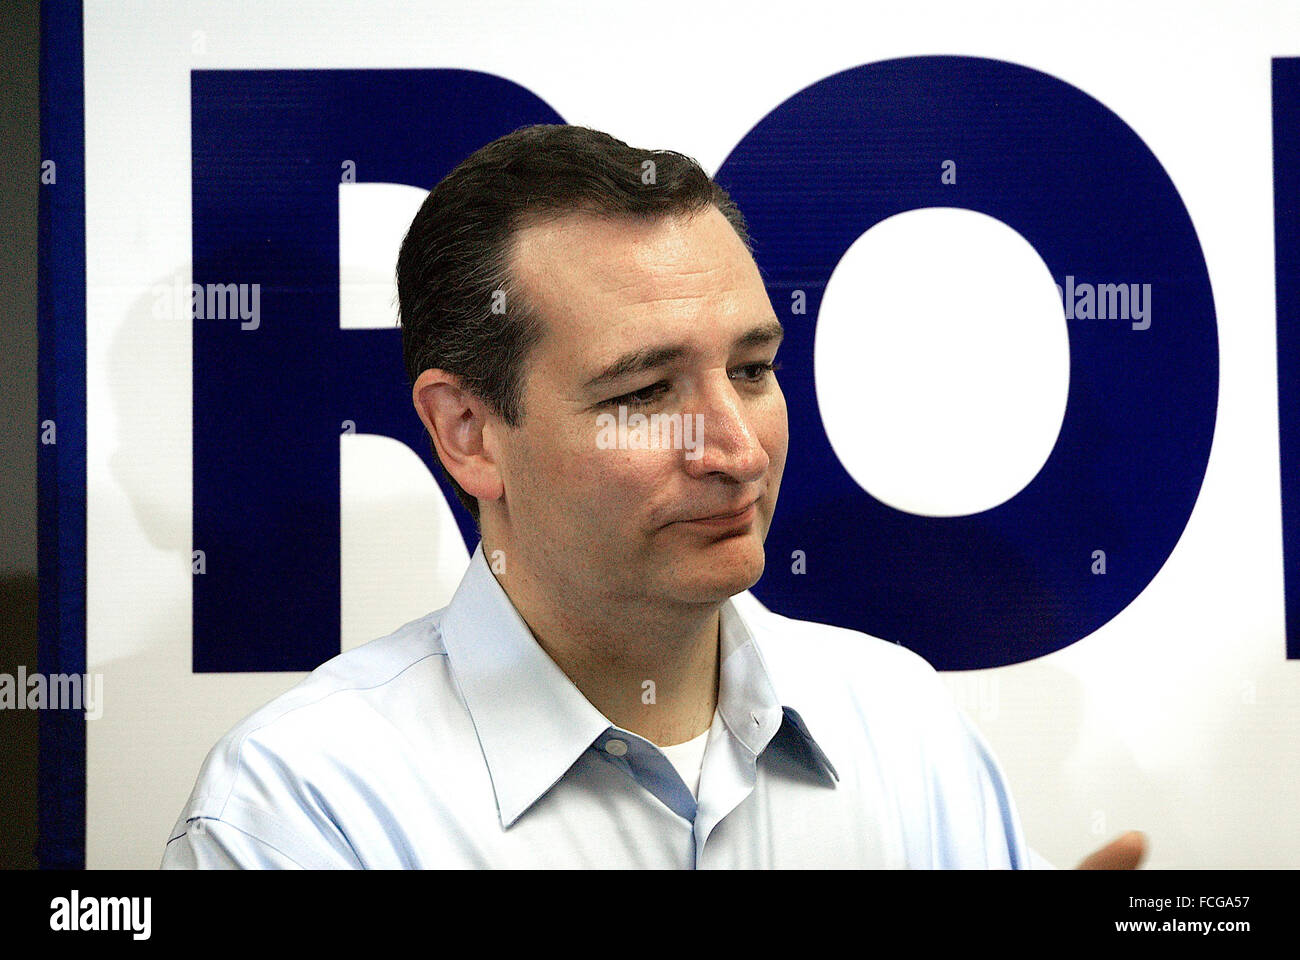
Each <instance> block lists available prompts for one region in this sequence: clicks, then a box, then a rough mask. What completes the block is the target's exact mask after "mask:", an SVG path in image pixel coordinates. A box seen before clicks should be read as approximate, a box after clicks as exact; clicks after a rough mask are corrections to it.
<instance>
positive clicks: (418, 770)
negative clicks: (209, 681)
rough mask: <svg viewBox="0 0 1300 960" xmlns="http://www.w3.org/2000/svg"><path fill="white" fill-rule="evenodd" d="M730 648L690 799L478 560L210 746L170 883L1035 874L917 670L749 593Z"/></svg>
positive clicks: (965, 733)
mask: <svg viewBox="0 0 1300 960" xmlns="http://www.w3.org/2000/svg"><path fill="white" fill-rule="evenodd" d="M719 654H720V658H721V664H720V667H719V696H718V708H717V711H716V713H715V714H714V718H713V724H712V727H711V728H710V730H709V735H708V741H707V747H706V750H705V754H704V766H703V771H702V774H701V778H700V783H699V790H698V801H697V798H696V797H695V796H693V795H692V793H691V791H690V790H689V789H687V787H686V785H685V784H684V783H683V782H682V779H681V777H680V776H679V775H678V773H677V770H676V769H675V768H674V767H673V765H672V764H671V763H670V762H669V761H668V759H667V758H666V757H665V756H664V755H663V753H662V752H660V750H659V749H658V748H657V747H656V746H655V745H654V744H652V743H651V742H649V741H648V740H646V739H644V738H642V737H639V736H637V735H636V734H635V733H632V732H630V731H627V730H623V729H620V728H618V727H616V726H613V725H612V724H610V722H609V721H608V720H607V719H606V718H605V717H604V716H603V715H602V714H601V713H600V712H599V711H598V710H597V709H596V708H595V707H593V706H592V705H591V703H590V702H588V700H587V699H586V698H585V697H584V696H583V695H582V693H581V692H580V691H579V690H578V688H577V687H575V686H574V685H573V683H572V681H570V680H569V678H568V677H567V676H566V675H565V674H564V673H563V671H561V670H560V668H559V667H558V666H556V664H555V662H554V661H552V660H551V659H550V657H549V656H548V655H547V654H546V652H545V651H544V650H543V649H542V648H541V647H540V646H539V645H538V644H537V642H536V640H535V639H534V638H533V636H532V633H531V632H530V631H529V629H528V627H527V625H526V624H525V623H524V621H523V620H522V618H521V617H520V616H519V613H518V612H517V611H516V610H515V608H514V605H513V604H512V603H511V602H510V599H509V597H508V596H507V595H506V593H505V591H504V590H503V589H502V588H501V586H500V584H499V583H498V582H497V580H496V577H495V576H494V575H493V574H492V572H491V570H490V569H489V568H488V565H487V562H486V560H485V558H484V556H483V548H482V544H480V545H479V547H478V548H477V549H476V550H475V552H474V556H473V558H472V560H471V562H470V565H469V569H468V570H467V572H466V574H465V577H464V579H463V580H462V581H461V584H460V586H459V587H458V589H457V591H456V594H455V596H454V597H453V599H452V601H451V603H450V604H449V605H448V606H447V607H445V608H443V609H442V610H439V611H437V612H435V613H431V614H429V615H428V616H425V617H422V618H420V619H419V620H415V621H413V622H412V623H409V624H407V625H406V626H404V627H402V628H401V629H400V630H398V631H397V632H395V633H393V634H391V635H389V636H387V637H384V638H383V639H380V640H375V641H372V642H370V643H367V644H365V645H363V646H361V647H357V648H356V649H353V650H349V651H348V652H346V653H344V654H342V655H340V656H338V657H335V658H334V659H332V660H330V661H329V662H328V663H326V664H324V665H323V666H321V667H320V668H319V669H317V670H316V671H315V672H313V673H312V674H311V675H310V676H308V677H307V678H306V679H304V680H303V681H302V682H301V683H299V684H298V685H297V686H295V687H294V688H293V689H291V690H290V691H289V692H287V693H285V694H284V695H282V696H280V697H278V698H277V699H275V700H273V701H272V702H271V703H269V704H267V705H266V706H265V707H263V708H262V709H260V710H258V711H257V712H255V713H254V714H252V715H251V716H249V717H248V718H247V719H245V720H244V721H243V722H241V723H240V724H238V725H237V726H236V727H235V728H234V729H233V730H231V731H230V732H229V733H228V734H226V736H224V737H223V738H222V739H221V740H220V741H219V742H218V743H217V745H216V746H215V747H214V748H213V749H212V751H211V752H210V753H209V754H208V757H207V760H206V761H205V762H204V764H203V768H202V771H201V772H200V774H199V778H198V783H197V784H196V786H195V788H194V792H193V794H192V795H191V796H190V799H189V801H188V802H187V803H186V805H185V808H184V810H183V811H182V812H181V815H180V817H179V818H178V819H177V821H176V825H175V827H174V828H173V830H172V832H171V835H170V839H169V840H168V842H167V848H166V851H165V853H164V856H163V862H162V866H163V867H164V868H185V867H190V868H193V867H286V868H294V867H306V868H343V867H354V868H355V867H435V868H437V867H518V868H532V867H549V868H556V867H559V868H577V867H615V868H617V867H642V868H692V867H695V868H800V867H921V868H938V867H942V868H947V867H964V868H989V867H992V868H1005V867H1025V866H1030V865H1035V864H1031V863H1030V852H1029V850H1028V848H1027V847H1026V845H1025V841H1024V838H1023V837H1022V835H1021V828H1020V824H1019V821H1018V818H1017V815H1016V812H1015V807H1014V805H1013V803H1012V800H1011V796H1010V794H1009V792H1008V790H1007V786H1006V783H1005V782H1004V779H1003V776H1002V773H1001V771H1000V770H999V768H998V765H997V762H996V761H995V760H994V758H993V756H992V754H991V753H990V752H989V750H988V748H987V746H986V745H985V743H984V741H983V740H982V739H981V737H980V736H979V734H978V732H977V731H976V730H975V729H974V728H973V727H972V726H971V725H970V724H969V723H968V722H967V720H966V719H965V717H964V716H963V715H962V714H961V712H960V711H959V709H958V708H957V706H956V705H955V704H954V702H953V700H952V698H951V696H950V695H949V692H948V689H947V687H946V686H945V685H944V683H943V682H942V681H941V680H940V678H939V676H938V674H937V673H936V672H935V671H934V669H933V668H932V667H931V666H930V665H929V664H928V663H926V662H925V661H924V660H922V659H921V658H920V657H918V656H916V655H915V654H913V653H911V652H910V651H908V650H906V649H904V648H902V647H899V646H895V645H893V644H890V643H886V642H884V641H882V640H878V639H875V638H872V637H868V636H866V635H864V634H861V633H857V632H854V631H851V630H845V629H841V628H839V627H831V626H826V625H823V624H817V623H809V622H806V621H800V620H791V619H789V618H786V617H782V616H778V615H776V614H774V613H771V612H769V611H767V610H766V609H764V608H763V607H762V605H761V604H759V603H758V601H757V600H755V599H754V598H753V597H752V596H751V595H749V594H748V593H743V594H739V595H737V596H735V597H733V598H732V599H731V600H729V601H727V602H726V603H725V604H723V606H722V608H721V630H720V649H719ZM647 709H653V707H647Z"/></svg>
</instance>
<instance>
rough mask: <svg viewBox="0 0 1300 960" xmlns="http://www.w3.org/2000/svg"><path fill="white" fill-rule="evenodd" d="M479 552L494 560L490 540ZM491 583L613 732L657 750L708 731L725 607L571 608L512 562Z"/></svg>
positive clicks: (557, 590)
mask: <svg viewBox="0 0 1300 960" xmlns="http://www.w3.org/2000/svg"><path fill="white" fill-rule="evenodd" d="M483 550H484V554H485V555H486V556H491V555H492V553H491V549H490V548H489V547H488V546H487V544H486V542H485V543H484V547H483ZM512 556H513V554H512ZM489 567H491V564H489ZM494 576H496V579H497V582H498V583H499V584H500V585H501V588H502V589H503V590H504V591H505V592H506V596H508V597H509V598H510V602H511V603H512V604H514V607H515V609H516V610H518V611H519V614H520V616H521V617H523V619H524V622H525V623H526V624H527V625H528V627H529V629H530V630H531V631H532V633H533V636H534V637H535V638H536V640H537V642H538V644H539V645H540V646H541V647H542V649H543V650H545V651H546V653H547V655H549V656H550V658H551V659H552V660H554V661H555V663H556V665H557V666H559V668H560V669H561V670H563V671H564V673H565V675H566V676H568V678H569V679H570V680H572V681H573V684H574V686H576V687H577V688H578V689H579V690H580V691H581V692H582V694H583V696H585V697H586V698H587V700H588V701H589V702H590V703H591V704H592V706H594V707H595V708H596V709H597V710H599V711H600V712H601V713H602V714H603V715H604V716H605V717H606V718H607V719H608V720H609V721H610V722H611V723H613V724H614V725H615V726H618V727H622V728H623V729H624V730H630V731H631V732H632V733H635V734H637V735H639V736H642V737H645V738H646V739H647V740H649V741H650V742H651V743H655V744H658V745H659V746H671V745H672V744H676V743H683V742H685V741H687V740H690V739H693V738H694V737H696V736H699V735H700V734H701V733H703V732H704V731H706V730H708V728H709V725H710V723H711V722H712V720H713V712H714V710H715V708H716V707H717V703H718V660H719V643H720V639H719V629H720V615H719V609H720V607H721V604H707V605H700V604H695V605H692V604H680V605H671V606H665V605H664V604H661V603H660V604H651V603H650V602H649V601H641V600H631V599H628V600H625V601H623V602H621V603H614V604H610V603H608V602H601V603H598V604H597V603H583V602H575V601H577V598H571V597H567V596H564V590H563V588H561V587H559V586H558V585H555V584H551V583H549V582H547V581H545V580H544V579H542V578H540V577H538V576H536V575H535V574H534V573H533V572H532V571H529V570H525V569H521V565H520V564H517V563H516V562H515V561H514V560H513V559H512V560H511V561H510V563H509V565H508V567H507V568H506V570H502V571H500V572H497V571H494ZM596 607H599V608H600V609H594V608H596Z"/></svg>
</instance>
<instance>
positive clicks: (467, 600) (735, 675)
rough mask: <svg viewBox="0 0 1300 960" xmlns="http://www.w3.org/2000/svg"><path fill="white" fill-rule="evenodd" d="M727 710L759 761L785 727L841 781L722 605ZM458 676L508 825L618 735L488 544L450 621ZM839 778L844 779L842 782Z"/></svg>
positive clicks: (736, 616) (737, 617)
mask: <svg viewBox="0 0 1300 960" xmlns="http://www.w3.org/2000/svg"><path fill="white" fill-rule="evenodd" d="M720 621H721V628H720V634H719V636H720V646H719V656H720V658H721V665H720V668H719V697H718V712H719V714H720V715H721V716H722V719H723V721H724V722H725V723H726V725H727V728H728V729H729V730H730V731H731V733H732V734H733V735H734V736H735V737H736V738H737V739H738V740H739V741H740V742H741V743H743V744H744V745H745V746H746V747H747V748H748V749H749V750H750V751H751V752H752V753H753V754H754V755H755V756H758V755H759V754H761V753H762V752H763V749H764V748H765V747H766V746H767V744H768V742H769V741H770V740H771V739H772V738H773V736H775V734H776V732H777V731H778V729H780V728H781V727H782V726H786V727H788V728H790V729H791V730H792V731H794V732H796V733H798V734H799V735H800V736H801V738H803V739H804V740H805V741H806V742H807V743H808V745H809V750H810V753H811V756H812V758H813V759H814V760H815V761H816V762H820V763H823V764H825V766H826V767H827V768H829V769H830V771H831V773H832V774H833V775H834V774H835V771H834V768H833V767H831V766H830V762H829V760H827V759H826V757H825V754H824V753H822V751H821V749H820V748H819V747H818V746H817V744H816V742H815V741H813V740H812V736H811V734H809V733H808V731H807V727H806V726H804V724H803V721H802V720H801V719H800V718H799V715H798V713H796V712H795V711H794V710H793V709H792V708H790V707H782V705H781V702H780V700H779V699H778V698H777V695H776V691H775V690H774V688H773V686H772V683H771V680H770V678H769V676H768V671H767V667H766V665H765V664H764V663H763V659H762V656H761V655H760V654H759V651H758V646H757V644H756V643H755V641H754V634H753V632H752V631H751V630H750V628H749V625H748V624H747V623H746V622H745V620H744V619H743V617H742V616H741V614H740V612H739V611H738V610H737V609H736V606H735V604H734V603H733V602H732V601H731V600H727V601H726V603H724V604H723V605H722V607H721V609H720ZM441 632H442V640H443V645H444V647H445V648H446V650H447V656H448V659H449V661H450V664H451V671H452V674H453V675H454V677H455V679H456V682H457V684H458V686H459V688H460V692H461V695H462V696H463V697H464V699H465V705H466V707H467V708H468V710H469V714H470V718H471V720H472V721H473V724H474V729H475V732H476V733H477V734H478V740H479V745H480V747H481V748H482V750H483V757H484V759H485V760H486V762H487V767H488V774H489V776H490V777H491V780H492V789H493V791H494V792H495V794H496V801H497V813H498V816H499V818H500V821H501V826H502V827H503V828H506V827H509V826H510V825H511V824H512V823H514V821H515V820H517V819H518V818H519V817H520V816H521V815H522V814H523V813H524V811H526V810H527V809H528V808H529V807H530V806H532V805H533V804H534V803H535V802H536V801H537V800H538V799H539V798H540V797H541V796H542V795H543V794H544V793H546V791H547V790H549V789H550V788H551V787H552V786H553V785H554V784H555V783H556V782H557V781H558V780H559V779H560V778H561V777H563V776H564V774H565V773H566V772H567V771H568V769H569V768H570V767H571V766H573V764H574V763H575V762H576V761H577V759H578V758H579V757H580V756H581V755H582V754H583V752H584V751H585V750H586V749H587V748H588V747H590V746H591V745H592V743H594V742H595V741H596V740H597V739H598V738H600V736H601V735H602V734H604V733H605V732H606V731H607V730H609V729H610V726H611V725H610V722H609V720H608V719H607V718H606V717H605V716H604V715H603V714H602V713H601V712H600V711H599V710H597V709H596V708H595V707H594V706H592V704H591V702H590V701H589V700H587V698H586V697H585V696H584V695H583V693H582V691H581V690H579V689H578V688H577V687H576V686H575V685H574V683H573V681H572V680H570V679H569V678H568V676H567V675H566V674H565V673H564V671H563V670H561V669H560V668H559V666H558V665H557V664H556V663H555V661H554V660H552V659H551V658H550V656H549V655H548V654H547V653H546V651H545V650H543V649H542V647H541V645H540V644H539V643H538V642H537V640H536V639H535V638H534V637H533V634H532V631H531V630H529V628H528V625H527V624H526V623H525V622H524V620H523V618H522V617H521V616H520V615H519V611H518V610H516V609H515V606H514V604H513V603H512V602H511V601H510V598H509V596H507V594H506V592H505V590H504V589H502V587H501V584H500V583H498V582H497V579H496V577H495V576H494V575H493V573H492V571H491V569H490V568H489V567H488V563H487V559H486V557H485V556H484V554H483V544H482V542H481V541H480V542H479V544H478V546H477V548H476V549H475V550H474V555H473V556H472V557H471V559H470V564H469V569H468V570H467V571H466V572H465V576H464V578H463V579H462V580H461V582H460V586H459V587H457V589H456V593H455V595H454V596H453V597H452V599H451V603H450V604H449V605H448V607H447V610H446V612H445V613H444V614H443V617H442V621H441ZM837 779H838V777H837Z"/></svg>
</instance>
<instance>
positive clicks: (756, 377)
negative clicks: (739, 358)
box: [737, 360, 781, 383]
mask: <svg viewBox="0 0 1300 960" xmlns="http://www.w3.org/2000/svg"><path fill="white" fill-rule="evenodd" d="M737 369H738V370H741V371H742V372H744V373H746V374H748V375H747V376H742V377H741V378H740V379H742V380H746V381H748V382H749V383H758V382H759V381H760V380H762V379H763V378H764V377H766V376H768V374H771V373H775V372H776V371H777V370H780V369H781V365H780V364H779V363H777V362H776V361H775V360H774V361H772V362H771V363H768V362H766V361H764V362H761V363H747V364H745V365H744V366H743V367H738V368H737Z"/></svg>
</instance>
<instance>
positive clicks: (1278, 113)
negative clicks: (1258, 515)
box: [1273, 57, 1300, 660]
mask: <svg viewBox="0 0 1300 960" xmlns="http://www.w3.org/2000/svg"><path fill="white" fill-rule="evenodd" d="M1297 178H1300V57H1275V58H1274V60H1273V243H1274V257H1275V260H1274V263H1275V265H1276V266H1275V269H1276V282H1277V400H1278V431H1279V454H1280V460H1281V468H1282V569H1283V580H1284V583H1285V586H1284V591H1285V604H1286V655H1287V659H1288V660H1297V659H1300V183H1297Z"/></svg>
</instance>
